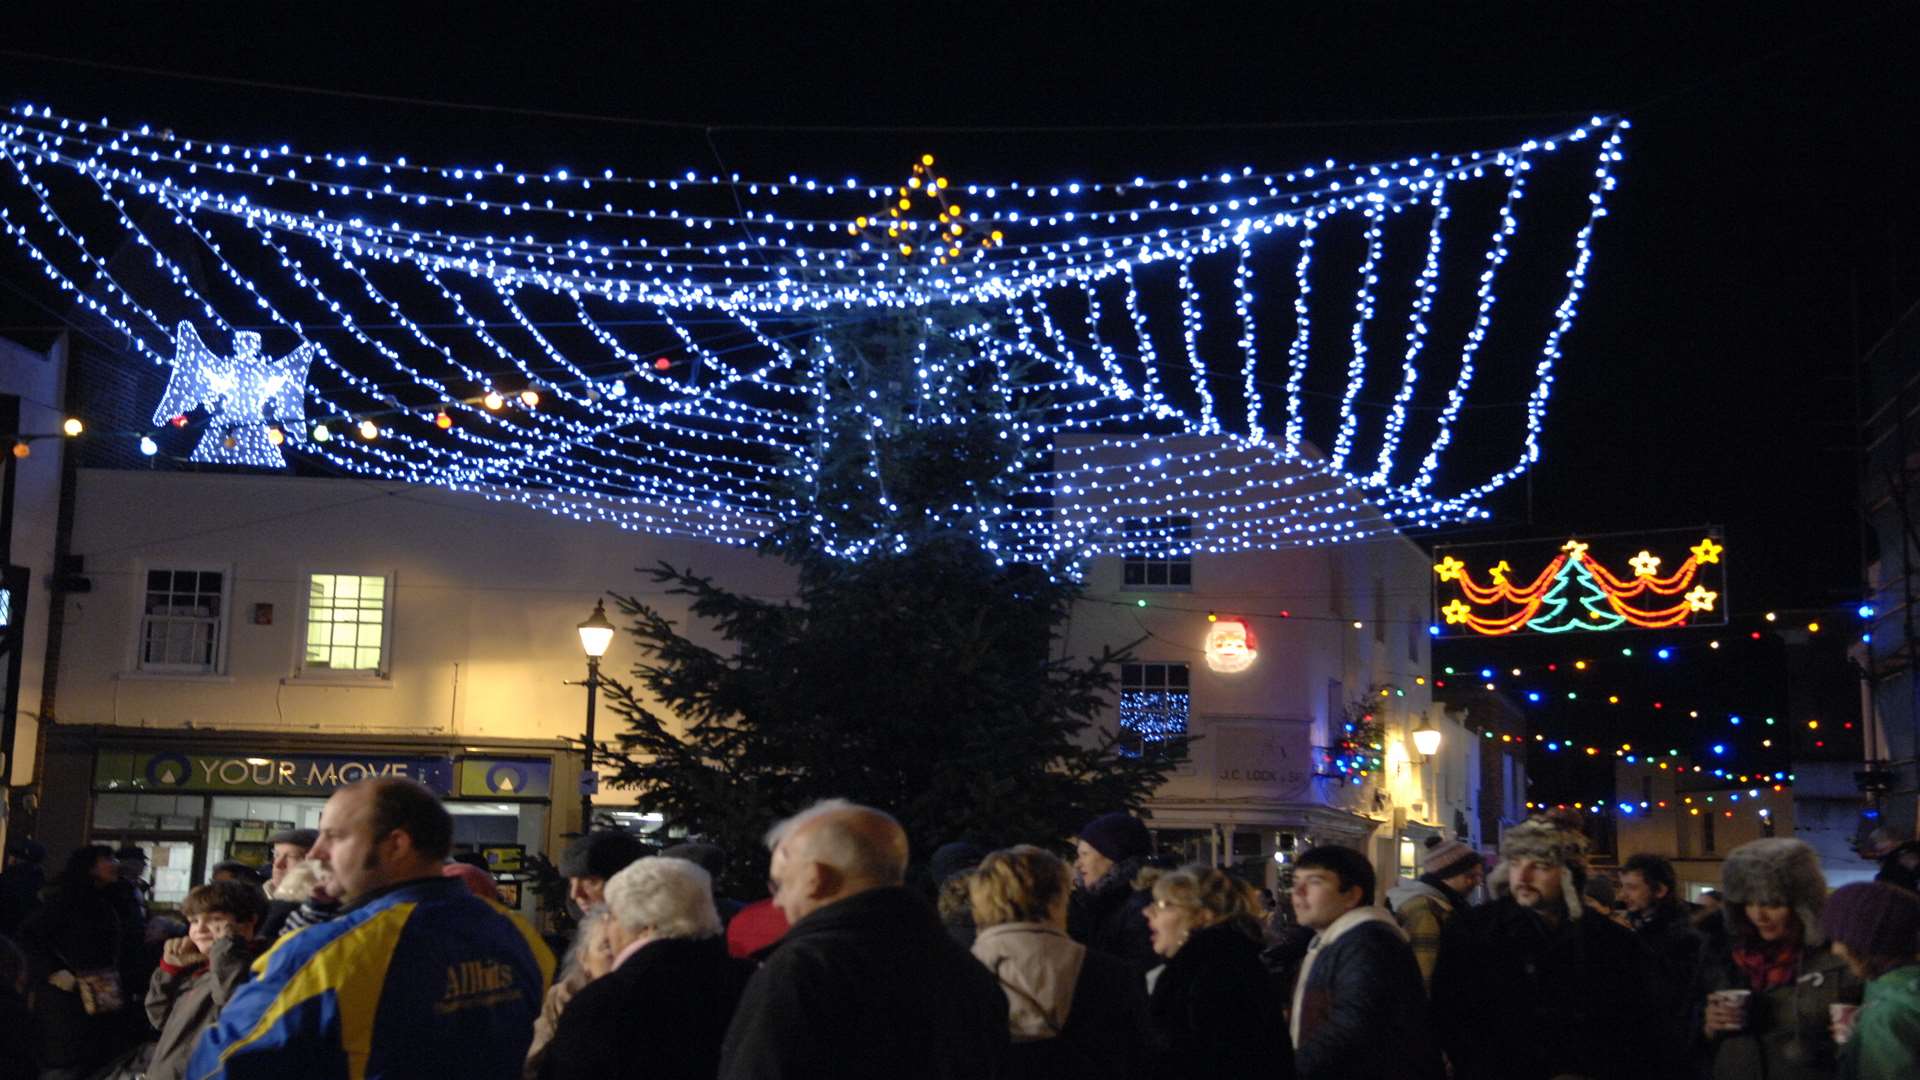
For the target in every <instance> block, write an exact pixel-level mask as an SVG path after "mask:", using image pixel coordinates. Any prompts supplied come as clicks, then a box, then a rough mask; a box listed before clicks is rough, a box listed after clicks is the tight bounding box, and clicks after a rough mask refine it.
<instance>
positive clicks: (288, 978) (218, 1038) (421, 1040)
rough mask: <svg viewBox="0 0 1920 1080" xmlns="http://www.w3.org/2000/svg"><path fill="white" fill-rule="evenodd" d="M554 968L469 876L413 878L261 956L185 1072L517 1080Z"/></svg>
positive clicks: (288, 1079)
mask: <svg viewBox="0 0 1920 1080" xmlns="http://www.w3.org/2000/svg"><path fill="white" fill-rule="evenodd" d="M553 966H554V965H553V954H552V953H551V952H549V951H547V946H546V944H545V943H544V942H542V941H541V940H540V935H538V934H537V933H535V932H534V930H533V928H532V927H530V926H528V925H527V924H526V923H525V922H523V921H521V919H520V917H519V916H517V915H515V914H513V913H512V912H511V911H509V910H508V909H507V908H505V907H503V906H501V905H500V904H498V903H493V902H490V901H486V900H482V899H480V898H479V897H477V896H475V895H473V893H471V892H469V891H468V890H467V886H466V883H465V882H462V881H460V880H458V879H456V878H444V877H434V878H421V879H417V880H413V881H404V882H401V883H399V884H396V885H394V886H391V887H389V888H386V889H380V890H376V891H374V892H372V893H370V894H368V895H367V896H365V897H363V898H361V899H360V900H359V901H358V902H357V903H355V905H354V906H352V907H350V908H348V909H347V910H346V911H343V912H342V913H341V914H340V916H339V917H338V918H336V919H333V920H332V921H330V922H324V923H321V924H319V925H318V926H310V927H307V928H306V929H305V930H301V931H300V932H298V933H294V934H288V935H286V936H284V937H282V938H281V939H280V940H279V942H278V943H277V944H275V945H274V947H273V948H272V949H271V950H269V951H268V952H267V954H266V955H265V956H262V957H261V958H260V959H259V960H257V961H255V963H254V966H253V970H254V974H255V976H256V977H255V979H254V981H253V982H250V983H248V984H247V985H246V986H244V987H241V988H240V990H239V991H238V992H236V993H235V994H234V995H233V999H232V1000H231V1001H229V1002H228V1003H227V1006H226V1008H224V1009H222V1010H220V1017H219V1019H218V1020H216V1021H215V1022H214V1024H213V1026H212V1027H210V1028H208V1029H207V1033H206V1034H205V1035H204V1036H202V1037H201V1039H200V1042H199V1044H198V1045H197V1046H196V1047H195V1048H194V1052H193V1058H192V1061H191V1063H190V1064H189V1066H188V1069H187V1076H188V1077H189V1078H190V1080H215V1078H232V1080H242V1078H254V1077H264V1078H272V1080H307V1078H313V1080H322V1078H324V1080H400V1078H412V1077H421V1076H462V1077H492V1078H495V1080H518V1077H519V1075H520V1066H521V1063H522V1062H523V1061H525V1060H526V1056H527V1043H528V1042H529V1041H530V1040H531V1039H532V1037H533V1020H534V1017H535V1016H536V1015H538V1013H539V1011H540V1001H541V999H542V998H543V997H544V996H545V995H546V992H547V985H548V983H550V982H551V981H552V979H553Z"/></svg>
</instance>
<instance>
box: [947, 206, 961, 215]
mask: <svg viewBox="0 0 1920 1080" xmlns="http://www.w3.org/2000/svg"><path fill="white" fill-rule="evenodd" d="M947 213H949V214H952V215H953V216H954V217H959V216H960V204H959V203H953V204H951V205H949V206H948V207H947Z"/></svg>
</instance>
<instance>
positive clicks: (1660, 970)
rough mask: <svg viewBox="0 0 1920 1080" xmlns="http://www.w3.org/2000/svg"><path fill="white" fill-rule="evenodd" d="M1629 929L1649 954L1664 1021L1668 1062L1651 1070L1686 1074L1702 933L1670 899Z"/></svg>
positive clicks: (1673, 1074) (1665, 1059)
mask: <svg viewBox="0 0 1920 1080" xmlns="http://www.w3.org/2000/svg"><path fill="white" fill-rule="evenodd" d="M1633 932H1634V933H1635V934H1636V935H1638V936H1639V938H1640V940H1641V941H1642V942H1643V943H1644V944H1645V945H1646V946H1647V951H1648V953H1650V954H1651V955H1652V959H1653V981H1654V994H1655V998H1654V1007H1655V1008H1656V1009H1657V1010H1658V1011H1659V1014H1660V1017H1661V1019H1662V1020H1663V1021H1665V1022H1666V1023H1665V1027H1664V1029H1663V1035H1664V1037H1665V1038H1666V1040H1667V1051H1666V1053H1665V1054H1663V1055H1662V1060H1664V1061H1668V1062H1670V1063H1671V1064H1670V1065H1669V1066H1667V1067H1664V1068H1661V1069H1656V1070H1653V1072H1654V1074H1656V1075H1657V1074H1660V1073H1664V1074H1665V1075H1668V1076H1675V1077H1679V1076H1685V1075H1688V1073H1689V1072H1691V1071H1692V1070H1691V1067H1690V1065H1689V1063H1688V1062H1687V1056H1688V1054H1689V1052H1690V1051H1691V1050H1692V1047H1693V1043H1694V1038H1693V1029H1692V1025H1691V1024H1690V1023H1689V1019H1688V1018H1689V1016H1690V1014H1691V1006H1692V1004H1693V984H1694V979H1695V977H1696V974H1697V972H1698V970H1699V967H1700V950H1701V946H1702V944H1703V943H1704V942H1705V941H1706V937H1705V935H1703V934H1701V933H1700V931H1698V930H1696V929H1694V926H1693V919H1692V918H1691V917H1689V915H1688V913H1687V909H1686V908H1685V907H1684V906H1683V905H1681V904H1680V902H1679V901H1677V900H1673V899H1669V900H1668V901H1667V902H1666V903H1663V904H1661V905H1659V906H1658V907H1655V908H1654V909H1653V910H1652V911H1650V912H1648V913H1647V915H1646V916H1645V917H1644V918H1637V919H1635V920H1634V924H1633Z"/></svg>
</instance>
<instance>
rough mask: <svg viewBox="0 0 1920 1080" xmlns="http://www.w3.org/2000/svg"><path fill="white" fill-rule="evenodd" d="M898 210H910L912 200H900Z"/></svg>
mask: <svg viewBox="0 0 1920 1080" xmlns="http://www.w3.org/2000/svg"><path fill="white" fill-rule="evenodd" d="M900 209H902V210H911V209H913V200H912V199H901V200H900Z"/></svg>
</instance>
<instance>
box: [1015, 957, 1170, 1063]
mask: <svg viewBox="0 0 1920 1080" xmlns="http://www.w3.org/2000/svg"><path fill="white" fill-rule="evenodd" d="M1148 1030H1149V1029H1148V1021H1147V986H1146V982H1145V981H1144V980H1142V979H1141V978H1140V976H1139V975H1138V974H1136V973H1135V972H1134V970H1133V967H1132V965H1130V964H1128V963H1126V962H1125V961H1122V960H1119V959H1117V958H1115V957H1112V956H1107V955H1106V954H1104V953H1097V952H1094V951H1093V950H1092V949H1088V950H1087V955H1086V956H1085V958H1083V959H1082V961H1081V965H1080V978H1079V979H1078V980H1077V981H1075V983H1074V984H1073V1003H1072V1004H1071V1005H1069V1006H1068V1007H1067V1022H1066V1023H1065V1024H1063V1025H1061V1028H1060V1034H1059V1035H1057V1036H1055V1037H1054V1038H1051V1039H1041V1040H1038V1041H1036V1042H1017V1043H1014V1044H1013V1046H1012V1048H1011V1049H1010V1050H1009V1051H1008V1057H1007V1069H1006V1072H1005V1073H1004V1074H1003V1075H1004V1076H1005V1077H1007V1080H1133V1078H1135V1077H1142V1076H1145V1075H1146V1068H1147V1063H1146V1055H1147V1047H1148V1042H1147V1032H1148Z"/></svg>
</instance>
